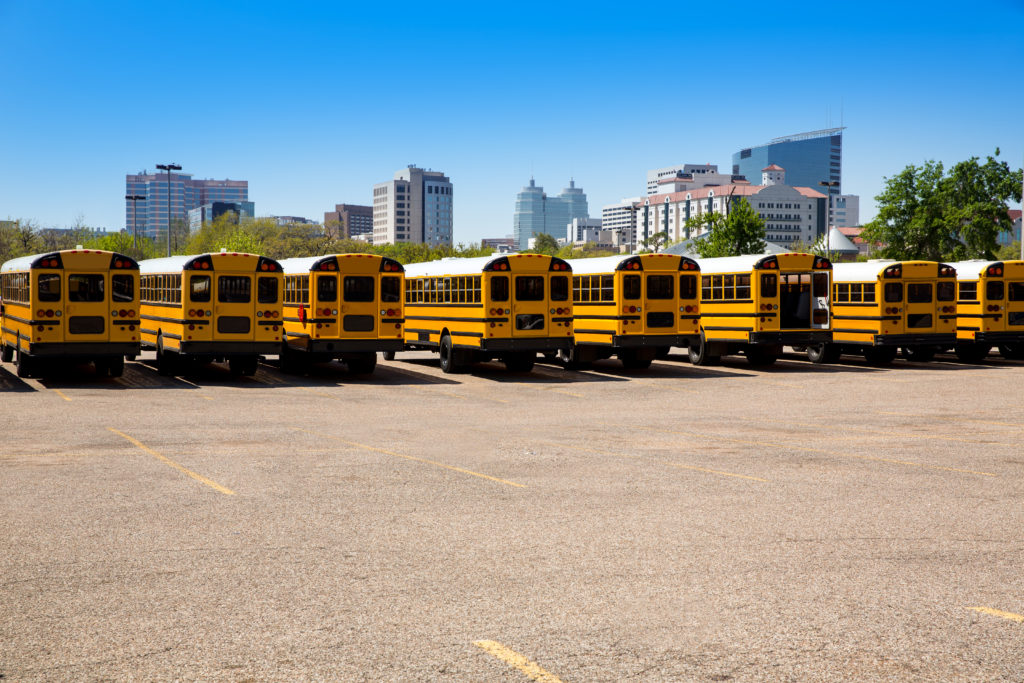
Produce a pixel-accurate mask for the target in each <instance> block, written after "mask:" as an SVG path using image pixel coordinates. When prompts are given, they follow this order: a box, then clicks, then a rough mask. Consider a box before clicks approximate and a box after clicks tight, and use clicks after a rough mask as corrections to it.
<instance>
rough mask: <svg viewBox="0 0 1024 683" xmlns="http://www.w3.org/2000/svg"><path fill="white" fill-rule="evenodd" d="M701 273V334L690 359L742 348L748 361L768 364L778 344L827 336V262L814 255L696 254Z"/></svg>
mask: <svg viewBox="0 0 1024 683" xmlns="http://www.w3.org/2000/svg"><path fill="white" fill-rule="evenodd" d="M697 264H698V265H699V266H700V272H701V294H700V336H699V337H698V338H697V340H696V341H695V343H692V344H690V354H689V355H690V362H692V363H693V364H695V365H711V364H715V363H718V362H719V360H720V359H721V357H722V356H723V355H724V354H729V353H738V352H740V351H742V352H743V353H744V354H745V355H746V356H747V360H748V361H749V362H750V363H751V364H752V365H771V364H772V363H774V362H775V360H776V359H777V358H778V357H779V355H780V354H781V353H782V347H783V346H799V347H804V346H808V345H810V344H822V343H825V342H829V341H832V327H831V324H832V323H831V316H830V314H829V286H830V280H831V275H832V263H831V262H830V261H829V260H828V259H826V258H823V257H821V256H815V255H814V254H797V253H786V254H775V255H772V256H764V255H752V256H726V257H722V258H702V259H697Z"/></svg>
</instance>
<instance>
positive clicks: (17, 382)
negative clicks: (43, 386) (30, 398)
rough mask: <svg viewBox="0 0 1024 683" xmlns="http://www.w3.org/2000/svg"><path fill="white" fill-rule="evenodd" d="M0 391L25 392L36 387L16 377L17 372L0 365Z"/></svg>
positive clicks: (34, 389)
mask: <svg viewBox="0 0 1024 683" xmlns="http://www.w3.org/2000/svg"><path fill="white" fill-rule="evenodd" d="M12 367H13V366H12ZM0 391H20V392H26V391H36V388H35V387H33V386H32V385H30V384H29V383H27V382H26V381H25V380H23V379H22V378H20V377H18V375H17V374H15V373H13V372H10V371H9V370H8V369H7V368H4V367H0Z"/></svg>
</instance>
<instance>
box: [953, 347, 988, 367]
mask: <svg viewBox="0 0 1024 683" xmlns="http://www.w3.org/2000/svg"><path fill="white" fill-rule="evenodd" d="M990 348H991V347H989V346H985V345H984V344H957V345H956V357H957V358H958V359H960V362H961V363H980V362H981V361H983V360H985V356H987V355H988V351H989V349H990Z"/></svg>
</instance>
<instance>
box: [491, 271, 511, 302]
mask: <svg viewBox="0 0 1024 683" xmlns="http://www.w3.org/2000/svg"><path fill="white" fill-rule="evenodd" d="M491 301H508V275H495V276H493V277H492V278H491Z"/></svg>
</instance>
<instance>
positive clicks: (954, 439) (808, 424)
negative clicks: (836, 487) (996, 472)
mask: <svg viewBox="0 0 1024 683" xmlns="http://www.w3.org/2000/svg"><path fill="white" fill-rule="evenodd" d="M733 419H739V420H746V421H748V422H757V420H753V419H751V418H742V417H741V418H733ZM786 424H787V425H796V426H797V427H813V428H815V429H821V425H817V424H814V423H813V422H786ZM843 429H844V430H848V431H853V432H858V433H860V434H873V435H876V436H888V435H887V434H880V433H879V432H878V431H877V430H873V429H864V428H862V427H851V426H849V425H843ZM900 437H901V438H906V439H925V440H932V441H952V442H954V443H969V444H975V445H979V446H980V445H985V446H1009V447H1011V448H1018V447H1020V444H1018V443H1007V442H1005V441H982V440H981V439H978V438H974V439H961V438H958V437H955V436H943V435H941V434H905V433H901V434H900Z"/></svg>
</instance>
